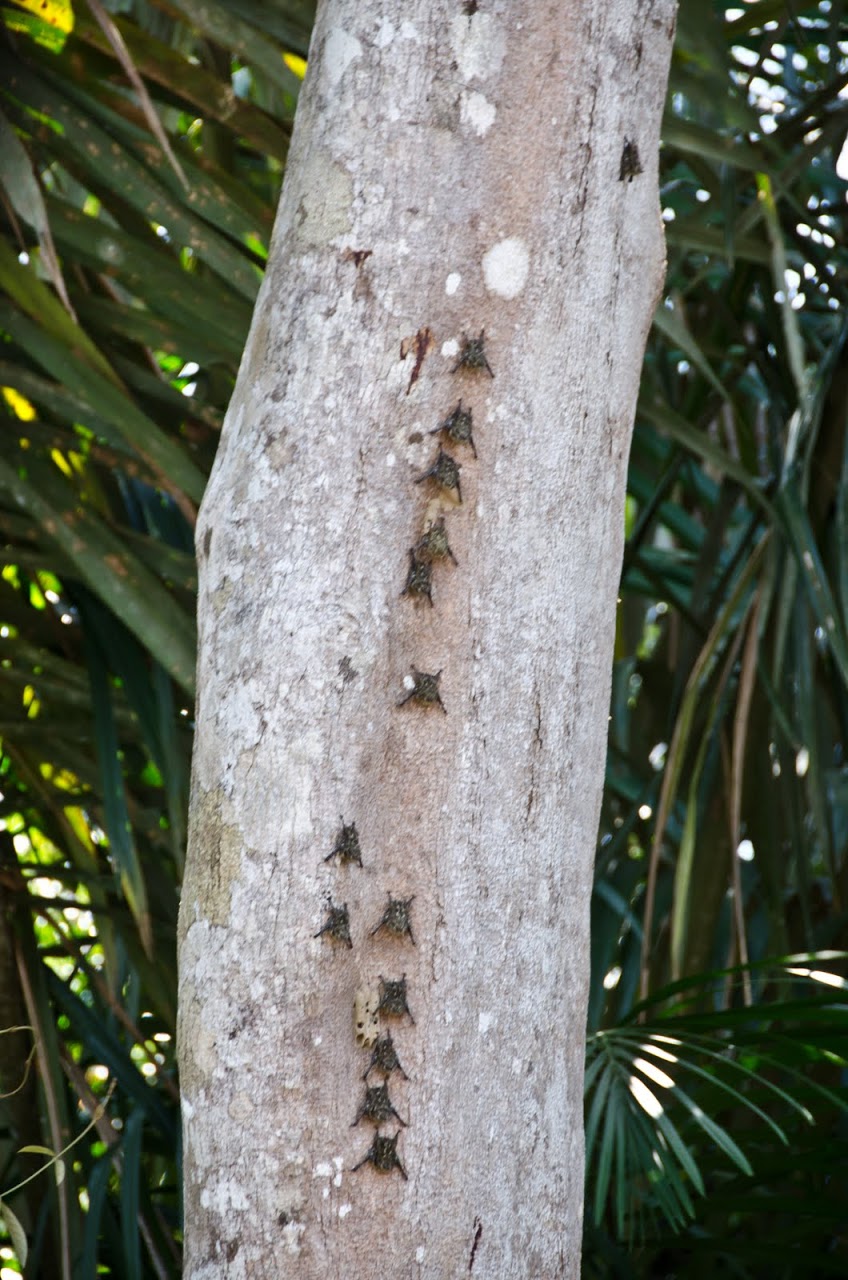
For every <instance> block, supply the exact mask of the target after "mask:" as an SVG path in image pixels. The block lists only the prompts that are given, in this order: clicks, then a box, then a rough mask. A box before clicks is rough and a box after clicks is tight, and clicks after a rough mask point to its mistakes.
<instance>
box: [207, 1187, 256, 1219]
mask: <svg viewBox="0 0 848 1280" xmlns="http://www.w3.org/2000/svg"><path fill="white" fill-rule="evenodd" d="M200 1203H201V1205H202V1206H203V1208H204V1209H211V1210H212V1212H213V1213H214V1214H216V1215H217V1216H218V1217H220V1218H226V1217H229V1216H230V1214H231V1213H232V1212H233V1210H238V1209H246V1208H247V1207H248V1205H249V1203H250V1202H249V1200H248V1198H247V1194H246V1192H245V1190H244V1187H242V1186H241V1185H240V1184H239V1183H238V1182H236V1181H235V1180H234V1179H233V1178H219V1179H218V1181H217V1182H213V1183H212V1185H211V1186H208V1187H204V1188H203V1190H202V1191H201V1193H200Z"/></svg>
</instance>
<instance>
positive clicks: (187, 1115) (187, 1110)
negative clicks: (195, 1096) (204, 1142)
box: [180, 1094, 194, 1120]
mask: <svg viewBox="0 0 848 1280" xmlns="http://www.w3.org/2000/svg"><path fill="white" fill-rule="evenodd" d="M180 1107H181V1110H182V1113H183V1119H184V1120H191V1119H192V1118H193V1117H194V1107H193V1106H192V1105H191V1103H190V1102H189V1100H188V1098H187V1097H186V1096H185V1094H183V1095H182V1097H181V1099H180Z"/></svg>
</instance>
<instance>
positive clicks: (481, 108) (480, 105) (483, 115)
mask: <svg viewBox="0 0 848 1280" xmlns="http://www.w3.org/2000/svg"><path fill="white" fill-rule="evenodd" d="M497 114H498V113H497V108H496V107H495V105H494V103H491V102H489V100H488V99H487V98H484V97H483V95H482V93H464V94H463V95H462V97H461V99H460V104H459V118H460V120H461V121H462V123H463V124H465V125H470V127H471V128H472V129H473V130H474V132H475V133H476V134H477V137H478V138H482V137H485V135H486V134H487V133H488V132H489V130H490V129H491V127H492V125H493V124H494V123H495V116H496V115H497Z"/></svg>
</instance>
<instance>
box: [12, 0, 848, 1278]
mask: <svg viewBox="0 0 848 1280" xmlns="http://www.w3.org/2000/svg"><path fill="white" fill-rule="evenodd" d="M312 8H313V6H312V4H311V3H310V0H251V2H250V3H248V2H247V0H208V2H207V3H204V4H202V5H201V4H198V3H192V2H191V0H111V2H108V3H107V2H105V0H100V2H98V0H77V2H76V3H75V4H74V5H73V7H72V6H71V5H70V4H69V3H67V0H65V3H58V2H57V3H52V2H51V3H44V2H43V0H38V3H35V0H33V3H28V2H27V3H25V2H24V0H9V3H0V19H2V22H0V33H2V38H0V86H2V88H0V222H2V238H0V337H2V347H0V387H2V388H3V391H2V395H3V401H2V408H3V412H4V430H3V432H2V435H0V538H2V547H3V551H2V557H0V559H1V560H2V563H3V564H4V565H5V567H4V568H3V570H2V576H0V663H1V664H2V676H0V739H2V758H0V789H2V793H3V794H2V800H0V910H2V913H3V917H4V920H5V922H6V924H7V929H5V930H3V931H2V933H0V1028H3V1029H4V1031H3V1034H0V1093H2V1095H3V1096H2V1098H0V1193H4V1194H5V1196H6V1202H7V1205H8V1208H9V1209H10V1210H11V1211H12V1213H13V1214H14V1215H15V1218H16V1219H17V1220H19V1221H20V1223H21V1224H22V1227H23V1229H24V1231H25V1232H26V1235H27V1238H28V1241H29V1261H28V1263H27V1267H26V1274H27V1275H28V1276H31V1277H36V1276H40V1277H46V1278H50V1280H52V1278H53V1277H58V1276H61V1277H63V1280H71V1278H72V1277H73V1278H74V1280H88V1277H94V1276H95V1275H112V1276H120V1277H127V1278H128V1280H136V1278H139V1280H140V1278H141V1277H144V1278H145V1280H147V1277H174V1276H177V1275H178V1274H179V1270H180V1203H179V1113H178V1084H177V1078H176V1070H175V1063H174V1041H173V1037H174V1025H175V962H174V937H175V923H176V910H177V899H178V891H179V884H180V878H181V872H182V862H183V851H184V843H185V828H186V804H187V789H188V769H189V759H190V750H191V724H192V681H193V668H194V621H193V619H194V590H195V566H194V559H193V541H192V529H193V523H194V516H195V512H196V508H197V504H198V502H199V500H200V497H201V495H202V492H203V486H204V482H205V477H206V475H207V474H208V471H209V468H210V466H211V462H212V459H213V456H214V452H215V447H216V442H217V437H218V432H219V430H220V426H221V422H222V419H223V414H224V410H225V408H226V404H227V401H228V398H229V394H230V391H231V389H232V386H233V382H234V378H235V373H236V370H237V366H238V361H239V357H240V354H241V350H242V346H243V343H244V340H245V337H246V333H247V327H248V324H249V321H250V315H251V308H252V303H253V300H254V297H255V294H256V291H257V288H258V285H259V282H260V279H261V275H262V269H263V264H264V261H265V259H266V255H267V248H268V239H269V235H270V230H271V225H272V219H273V214H274V210H275V206H276V200H277V196H278V192H279V187H280V182H281V179H282V174H283V170H284V166H285V158H286V151H287V145H288V139H289V134H290V128H291V121H292V117H293V113H294V109H295V104H296V98H297V91H298V86H299V83H300V79H299V78H300V76H301V75H302V71H303V61H302V60H303V59H304V58H305V56H306V53H307V46H308V39H309V30H310V24H311V18H312ZM847 89H848V30H846V24H845V5H844V4H843V3H841V2H840V0H820V2H819V3H815V4H803V3H795V4H792V5H789V4H783V3H777V2H776V0H752V2H750V3H743V2H742V0H738V3H737V4H735V5H727V4H724V3H720V2H719V0H716V3H711V2H709V0H683V4H682V7H681V11H680V19H679V27H678V37H677V44H676V49H675V55H674V60H673V67H672V77H671V86H670V93H669V102H668V109H667V113H666V119H665V124H664V130H663V148H662V152H661V197H662V207H663V217H664V220H665V222H666V233H667V238H668V257H669V263H668V281H667V286H666V294H665V298H664V302H663V304H662V306H661V307H660V308H659V310H658V313H657V316H656V320H655V323H654V327H653V332H652V335H651V339H650V343H649V348H648V352H647V355H646V359H645V368H644V374H643V382H642V391H641V397H640V404H639V412H638V417H637V425H636V434H635V438H634V445H633V453H632V459H631V468H630V482H629V498H628V506H627V516H626V518H627V534H628V539H627V549H626V555H625V563H624V567H623V574H622V587H621V608H620V616H619V631H618V637H617V649H616V665H615V674H614V694H613V705H612V721H611V733H610V744H609V760H608V769H607V787H606V794H605V801H604V807H603V815H602V822H601V832H600V838H599V846H598V856H597V875H596V885H595V895H594V900H593V943H592V946H593V952H592V964H593V974H592V995H591V1005H590V1011H589V1028H588V1032H589V1035H588V1042H587V1065H588V1073H587V1123H588V1140H589V1153H590V1160H589V1172H588V1179H587V1211H586V1224H587V1226H586V1233H587V1234H586V1251H585V1264H584V1265H585V1272H586V1274H587V1276H594V1275H597V1276H599V1277H601V1276H620V1277H628V1278H629V1277H633V1278H634V1280H635V1278H636V1277H648V1276H668V1277H675V1276H681V1277H682V1276H686V1277H695V1278H697V1277H700V1276H714V1275H725V1274H726V1275H734V1276H739V1277H752V1278H753V1277H761V1276H762V1277H766V1276H768V1277H769V1280H795V1277H797V1278H798V1280H801V1278H802V1277H803V1280H810V1277H830V1276H835V1275H838V1274H843V1273H844V1272H845V1271H846V1270H848V1239H846V1229H845V1215H844V1203H843V1197H842V1188H844V1186H845V1185H848V1183H847V1182H846V1179H848V1143H846V1137H848V1134H847V1133H846V1116H845V1100H846V1097H845V1088H844V1086H845V1059H846V1051H848V1018H847V1017H846V1002H845V995H844V984H842V981H841V978H840V977H839V975H840V974H841V973H842V972H844V960H843V957H842V956H841V955H840V954H837V953H838V949H839V948H840V946H842V945H844V942H845V924H846V895H848V761H846V758H845V756H846V728H848V696H846V684H847V683H848V680H846V677H848V440H846V428H848V353H847V352H846V323H848V322H847V321H846V300H847V299H846V294H848V270H847V269H846V268H848V260H847V259H848V253H846V248H845V246H846V243H848V238H846V235H845V209H846V204H845V197H846V183H845V181H844V180H843V179H842V178H840V177H839V176H838V175H837V157H838V156H839V153H840V151H841V149H842V146H843V144H844V142H845V137H846V131H847V130H848V99H847V98H846V96H845V94H846V90H847ZM636 180H638V178H637V179H636ZM799 953H804V954H806V953H820V954H819V958H818V959H816V960H795V961H794V962H789V961H787V960H786V959H785V957H787V956H789V955H793V954H795V955H797V954H799ZM15 1028H24V1029H23V1030H21V1029H18V1030H15ZM813 1121H814V1123H813ZM74 1140H76V1145H75V1146H73V1148H72V1149H71V1150H68V1151H67V1152H66V1154H65V1155H64V1156H63V1157H62V1159H61V1160H60V1161H59V1162H58V1163H56V1164H54V1165H53V1166H52V1167H51V1168H49V1169H48V1170H47V1171H46V1172H45V1173H42V1174H41V1175H39V1176H37V1177H35V1178H34V1179H33V1180H32V1181H29V1182H27V1183H26V1184H25V1185H23V1186H21V1187H20V1188H19V1189H18V1190H14V1187H15V1185H16V1184H18V1183H20V1182H21V1181H22V1180H23V1179H26V1178H27V1177H28V1176H29V1175H30V1174H32V1173H33V1172H34V1171H35V1170H37V1169H38V1168H39V1167H40V1166H42V1165H44V1164H45V1163H46V1162H47V1161H48V1159H49V1158H50V1156H49V1153H58V1152H61V1151H64V1150H65V1149H66V1148H67V1147H68V1144H69V1143H70V1142H72V1141H74ZM25 1146H31V1147H40V1148H42V1149H43V1150H42V1153H38V1152H27V1153H23V1154H21V1152H20V1149H21V1147H25ZM44 1151H47V1152H48V1154H47V1155H45V1154H44ZM57 1171H58V1172H59V1173H60V1174H61V1175H63V1176H61V1177H57V1176H56V1175H57ZM3 1189H5V1192H4V1191H3ZM702 1193H703V1194H702ZM15 1218H10V1219H9V1221H10V1223H11V1228H12V1232H13V1234H14V1233H15V1230H16V1228H15ZM16 1242H17V1237H15V1239H14V1240H12V1239H10V1240H7V1241H6V1242H3V1241H2V1240H0V1276H2V1277H3V1280H6V1276H7V1275H12V1274H15V1273H16V1272H17V1270H18V1264H17V1262H16V1261H15V1256H14V1248H13V1245H14V1244H15V1243H16Z"/></svg>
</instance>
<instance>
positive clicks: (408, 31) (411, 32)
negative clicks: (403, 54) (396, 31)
mask: <svg viewBox="0 0 848 1280" xmlns="http://www.w3.org/2000/svg"><path fill="white" fill-rule="evenodd" d="M400 38H401V40H417V39H418V28H417V27H416V25H415V23H414V22H402V23H401V24H400Z"/></svg>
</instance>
